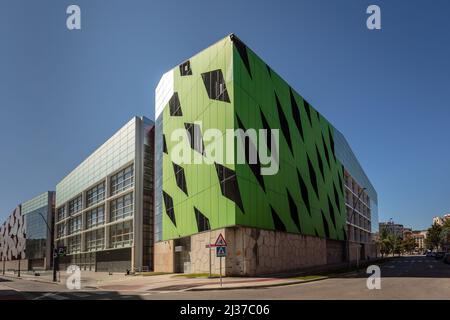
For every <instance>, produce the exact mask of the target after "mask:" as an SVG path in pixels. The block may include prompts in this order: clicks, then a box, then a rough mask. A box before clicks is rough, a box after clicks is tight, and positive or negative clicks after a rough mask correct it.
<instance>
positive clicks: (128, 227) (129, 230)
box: [109, 221, 133, 248]
mask: <svg viewBox="0 0 450 320" xmlns="http://www.w3.org/2000/svg"><path fill="white" fill-rule="evenodd" d="M131 223H132V222H131V221H125V222H122V223H117V224H114V225H112V226H111V227H110V230H109V239H110V243H111V247H112V248H122V247H129V246H131V245H132V244H133V225H132V224H131Z"/></svg>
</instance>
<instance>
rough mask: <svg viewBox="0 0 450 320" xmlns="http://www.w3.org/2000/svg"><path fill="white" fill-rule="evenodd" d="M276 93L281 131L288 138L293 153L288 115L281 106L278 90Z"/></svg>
mask: <svg viewBox="0 0 450 320" xmlns="http://www.w3.org/2000/svg"><path fill="white" fill-rule="evenodd" d="M274 93H275V101H276V103H277V110H278V118H279V119H280V126H281V131H282V132H283V135H284V138H285V139H286V142H287V144H288V147H289V149H290V150H291V153H292V154H294V152H293V151H292V142H291V133H290V131H289V124H288V122H287V119H286V116H285V115H284V111H283V107H281V103H280V100H279V99H278V95H277V93H276V92H274Z"/></svg>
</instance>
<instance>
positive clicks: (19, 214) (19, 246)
mask: <svg viewBox="0 0 450 320" xmlns="http://www.w3.org/2000/svg"><path fill="white" fill-rule="evenodd" d="M54 211H55V193H54V192H53V191H47V192H44V193H42V194H40V195H38V196H36V197H34V198H32V199H30V200H28V201H25V202H24V203H22V204H20V205H18V206H17V207H16V208H15V209H14V211H13V212H12V214H11V215H10V216H8V218H7V219H6V221H5V222H4V223H3V225H2V226H1V227H0V260H1V261H4V264H3V265H4V268H5V269H13V270H18V269H19V268H20V270H43V269H50V268H51V266H52V225H53V223H52V219H53V215H54Z"/></svg>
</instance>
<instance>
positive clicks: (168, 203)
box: [163, 190, 177, 227]
mask: <svg viewBox="0 0 450 320" xmlns="http://www.w3.org/2000/svg"><path fill="white" fill-rule="evenodd" d="M163 198H164V205H165V206H166V214H167V215H168V216H169V218H170V220H172V223H173V224H174V226H175V227H176V226H177V222H176V220H175V211H174V209H173V200H172V197H171V196H169V195H168V194H167V193H166V192H165V191H164V190H163Z"/></svg>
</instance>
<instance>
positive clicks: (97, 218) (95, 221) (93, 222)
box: [86, 206, 105, 229]
mask: <svg viewBox="0 0 450 320" xmlns="http://www.w3.org/2000/svg"><path fill="white" fill-rule="evenodd" d="M104 222H105V208H104V207H103V206H101V207H98V208H95V209H92V210H90V211H88V212H86V229H90V228H93V227H96V226H99V225H102V224H103V223H104Z"/></svg>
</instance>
